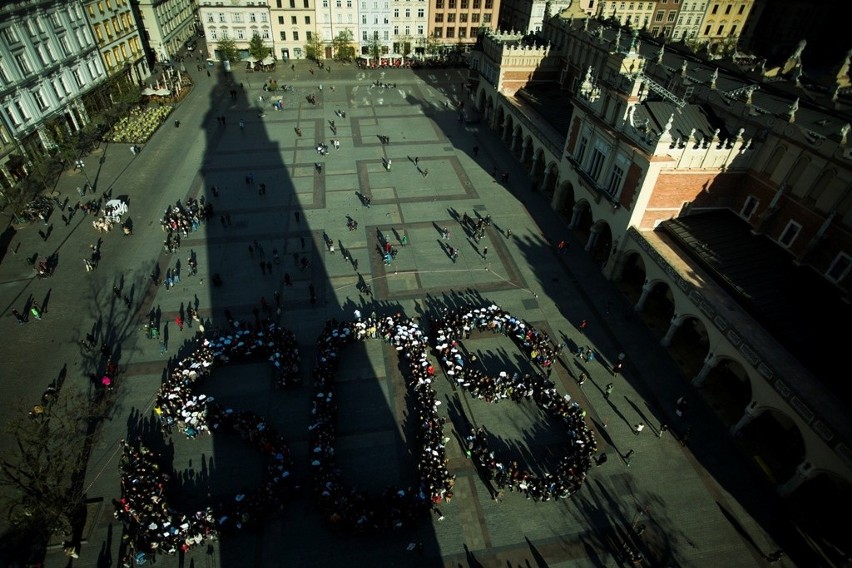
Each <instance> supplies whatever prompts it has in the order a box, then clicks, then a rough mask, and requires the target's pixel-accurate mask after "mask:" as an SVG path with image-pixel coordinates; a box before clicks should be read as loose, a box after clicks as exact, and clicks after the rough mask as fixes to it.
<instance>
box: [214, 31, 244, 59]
mask: <svg viewBox="0 0 852 568" xmlns="http://www.w3.org/2000/svg"><path fill="white" fill-rule="evenodd" d="M216 47H217V49H218V51H219V57H220V58H221V59H222V61H230V62H231V63H236V62H237V61H239V60H240V50H239V49H237V42H235V41H234V40H233V39H232V38H230V37H228V36H224V37H222V38H221V39H220V40H219V43H218V44H217V45H216Z"/></svg>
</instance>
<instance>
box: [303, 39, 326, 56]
mask: <svg viewBox="0 0 852 568" xmlns="http://www.w3.org/2000/svg"><path fill="white" fill-rule="evenodd" d="M322 51H323V50H322V41H320V39H319V37H318V36H317V34H313V35H312V36H311V39H309V40H308V43H306V44H305V56H306V57H307V58H308V59H313V60H314V61H319V60H320V59H322V55H323V54H322Z"/></svg>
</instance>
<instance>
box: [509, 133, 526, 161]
mask: <svg viewBox="0 0 852 568" xmlns="http://www.w3.org/2000/svg"><path fill="white" fill-rule="evenodd" d="M523 139H524V129H523V128H521V126H520V125H516V126H515V130H514V131H513V132H512V140H511V142H510V144H511V146H510V147H509V148H510V150H511V152H512V156H514V158H515V159H516V160H518V161H520V160H521V152H522V149H523V147H524V141H523Z"/></svg>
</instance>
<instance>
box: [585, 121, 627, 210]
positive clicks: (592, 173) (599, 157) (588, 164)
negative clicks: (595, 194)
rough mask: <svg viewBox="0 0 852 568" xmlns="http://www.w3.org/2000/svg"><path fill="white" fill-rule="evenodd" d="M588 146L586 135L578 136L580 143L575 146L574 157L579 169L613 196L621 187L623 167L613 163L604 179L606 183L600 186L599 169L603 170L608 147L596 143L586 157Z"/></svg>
mask: <svg viewBox="0 0 852 568" xmlns="http://www.w3.org/2000/svg"><path fill="white" fill-rule="evenodd" d="M588 146H589V139H588V138H587V137H586V136H582V137H581V138H580V143H579V144H578V146H577V151H576V152H575V153H574V157H575V159H576V160H577V164H578V165H579V168H580V171H582V172H584V173H585V174H586V175H587V176H589V177H590V178H591V179H592V180H594V182H595V184H596V185H598V187H600V188H601V189H603V191H604V192H606V194H607V195H609V196H610V197H612V198H615V197H616V195H617V194H618V192H619V190H620V189H621V183H622V181H623V180H624V168H622V167H621V166H620V165H618V164H613V166H612V169H611V170H610V173H609V178H608V179H607V181H606V185H605V186H600V185H599V183H600V182H599V180H600V178H601V171H602V170H603V167H604V162H605V161H606V158H607V154H608V153H609V149H608V148H607V147H606V145H605V144H603V143H602V142H599V143H596V144H595V146H594V148H592V151H591V154H590V155H589V156H588V159H586V152H587V151H588Z"/></svg>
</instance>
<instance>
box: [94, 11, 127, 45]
mask: <svg viewBox="0 0 852 568" xmlns="http://www.w3.org/2000/svg"><path fill="white" fill-rule="evenodd" d="M92 29H93V30H94V31H95V38H97V40H98V43H103V41H104V33H106V36H107V38H109V39H112V36H113V35H123V34H124V33H125V30H127V32H131V31H133V30H135V29H136V25H135V24H134V23H133V22H131V21H130V13H129V12H125V13H124V14H120V15H119V16H113V17H112V19H110V20H107V21H105V22H103V23H98V24H93V25H92ZM113 30H115V31H113Z"/></svg>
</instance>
